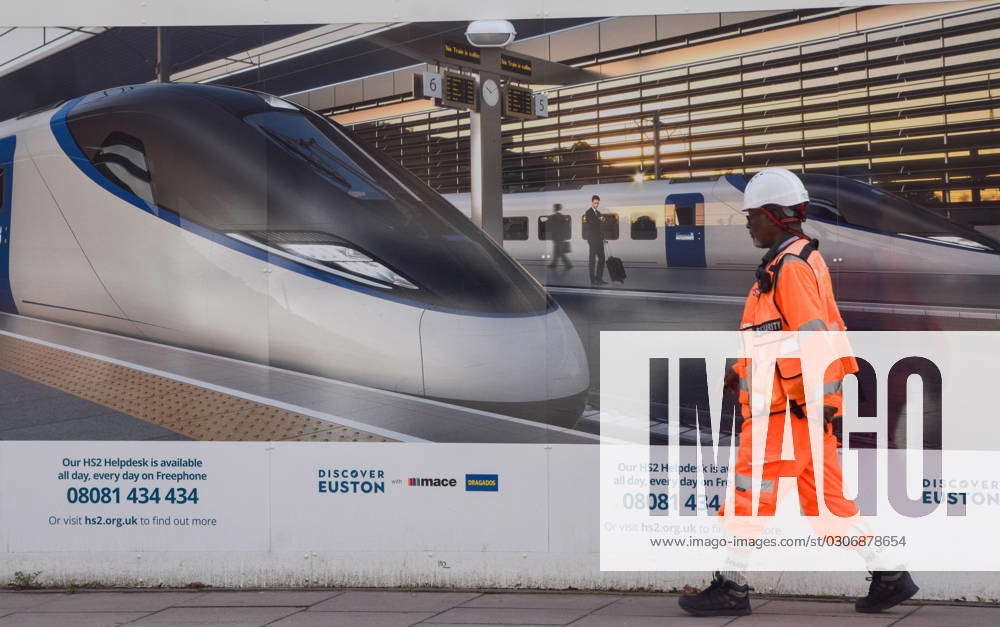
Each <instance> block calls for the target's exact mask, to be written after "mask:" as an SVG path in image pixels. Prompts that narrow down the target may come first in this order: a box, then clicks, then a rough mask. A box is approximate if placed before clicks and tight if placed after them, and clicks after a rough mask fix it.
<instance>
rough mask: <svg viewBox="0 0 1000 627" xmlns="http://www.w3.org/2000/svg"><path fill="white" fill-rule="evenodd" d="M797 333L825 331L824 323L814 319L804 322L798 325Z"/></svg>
mask: <svg viewBox="0 0 1000 627" xmlns="http://www.w3.org/2000/svg"><path fill="white" fill-rule="evenodd" d="M798 330H799V331H826V323H825V322H823V321H822V320H820V319H819V318H815V319H813V320H810V321H809V322H806V323H805V324H802V325H799V329H798Z"/></svg>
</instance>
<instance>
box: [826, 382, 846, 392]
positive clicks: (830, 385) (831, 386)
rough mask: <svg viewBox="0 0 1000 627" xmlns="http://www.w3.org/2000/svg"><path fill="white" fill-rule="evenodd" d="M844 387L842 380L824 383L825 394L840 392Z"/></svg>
mask: <svg viewBox="0 0 1000 627" xmlns="http://www.w3.org/2000/svg"><path fill="white" fill-rule="evenodd" d="M842 387H843V383H842V382H841V381H828V382H827V383H824V384H823V394H824V395H826V394H840V390H841V388H842Z"/></svg>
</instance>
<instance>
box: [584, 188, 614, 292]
mask: <svg viewBox="0 0 1000 627" xmlns="http://www.w3.org/2000/svg"><path fill="white" fill-rule="evenodd" d="M600 204H601V197H600V196H598V195H597V194H594V195H593V196H591V197H590V209H587V212H586V213H584V214H583V237H584V239H586V240H587V245H588V247H589V248H590V255H589V261H590V284H591V285H595V286H596V285H607V284H608V283H607V281H605V280H604V228H603V224H602V223H601V220H602V217H601V212H600V211H598V210H597V207H598V206H599V205H600Z"/></svg>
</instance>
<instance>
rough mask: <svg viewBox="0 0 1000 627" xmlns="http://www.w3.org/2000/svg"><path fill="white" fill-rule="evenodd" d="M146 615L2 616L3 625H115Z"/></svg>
mask: <svg viewBox="0 0 1000 627" xmlns="http://www.w3.org/2000/svg"><path fill="white" fill-rule="evenodd" d="M143 616H146V614H145V613H143V612H82V613H81V612H67V613H65V614H60V613H47V614H29V613H27V612H17V613H16V614H11V615H9V616H5V617H3V618H0V626H2V627H62V626H64V625H72V627H115V626H116V625H125V624H127V623H131V622H132V621H134V620H138V619H140V618H142V617H143Z"/></svg>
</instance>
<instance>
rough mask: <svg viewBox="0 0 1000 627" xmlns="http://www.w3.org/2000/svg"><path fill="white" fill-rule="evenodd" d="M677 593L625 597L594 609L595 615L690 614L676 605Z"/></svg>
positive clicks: (661, 615) (667, 615) (666, 615)
mask: <svg viewBox="0 0 1000 627" xmlns="http://www.w3.org/2000/svg"><path fill="white" fill-rule="evenodd" d="M677 598H678V597H677V595H666V594H664V595H656V596H642V597H625V598H623V599H620V600H618V601H615V602H614V603H611V604H609V605H605V606H604V607H602V608H600V609H598V610H595V611H594V615H595V616H660V617H669V616H688V617H689V616H691V615H690V614H688V613H687V612H685V611H684V610H682V609H681V608H680V606H679V605H677Z"/></svg>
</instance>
